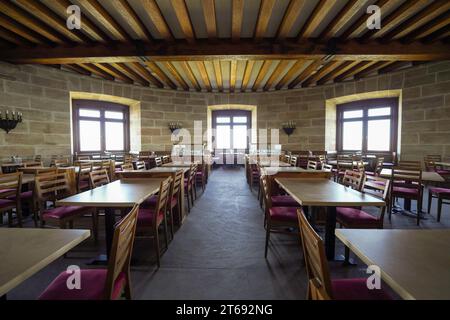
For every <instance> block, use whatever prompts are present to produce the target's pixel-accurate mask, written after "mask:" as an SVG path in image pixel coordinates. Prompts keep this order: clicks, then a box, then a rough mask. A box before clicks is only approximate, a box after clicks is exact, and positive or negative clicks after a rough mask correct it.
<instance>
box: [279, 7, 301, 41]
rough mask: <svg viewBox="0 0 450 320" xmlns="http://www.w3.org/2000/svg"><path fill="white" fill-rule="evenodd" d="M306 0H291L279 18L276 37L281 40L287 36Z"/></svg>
mask: <svg viewBox="0 0 450 320" xmlns="http://www.w3.org/2000/svg"><path fill="white" fill-rule="evenodd" d="M305 2H306V0H291V1H290V2H289V5H288V7H287V8H286V11H285V13H284V17H283V20H281V23H280V27H279V28H278V31H277V38H278V39H280V40H282V39H285V38H287V37H288V35H289V32H290V31H291V30H292V27H293V26H294V23H295V21H297V18H298V16H299V14H300V12H301V11H302V9H303V6H304V5H305Z"/></svg>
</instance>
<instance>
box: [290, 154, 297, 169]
mask: <svg viewBox="0 0 450 320" xmlns="http://www.w3.org/2000/svg"><path fill="white" fill-rule="evenodd" d="M289 163H290V164H291V166H293V167H296V166H297V164H298V162H297V157H294V156H291V160H290V161H289Z"/></svg>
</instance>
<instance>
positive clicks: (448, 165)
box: [435, 162, 450, 167]
mask: <svg viewBox="0 0 450 320" xmlns="http://www.w3.org/2000/svg"><path fill="white" fill-rule="evenodd" d="M435 164H437V165H438V166H443V167H450V162H435Z"/></svg>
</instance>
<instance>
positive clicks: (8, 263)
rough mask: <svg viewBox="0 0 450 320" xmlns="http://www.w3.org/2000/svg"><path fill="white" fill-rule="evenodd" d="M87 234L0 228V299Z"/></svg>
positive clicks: (55, 230)
mask: <svg viewBox="0 0 450 320" xmlns="http://www.w3.org/2000/svg"><path fill="white" fill-rule="evenodd" d="M89 235H90V231H89V230H60V229H25V228H23V229H22V228H17V229H10V228H8V229H6V228H2V229H0V243H1V244H2V245H1V246H0V260H1V261H2V263H0V297H1V296H3V295H4V294H6V293H7V292H8V291H10V290H11V289H13V288H15V287H16V286H18V285H19V284H20V283H22V282H23V281H25V280H26V279H28V278H29V277H30V276H32V275H33V274H35V273H37V272H38V271H40V270H41V269H42V268H44V267H45V266H47V265H49V264H50V263H51V262H53V261H54V260H56V259H57V258H59V257H61V256H62V255H63V254H65V253H66V252H68V251H69V250H70V249H72V248H73V247H75V246H76V245H78V244H79V243H80V242H82V241H83V240H85V239H86V238H88V237H89Z"/></svg>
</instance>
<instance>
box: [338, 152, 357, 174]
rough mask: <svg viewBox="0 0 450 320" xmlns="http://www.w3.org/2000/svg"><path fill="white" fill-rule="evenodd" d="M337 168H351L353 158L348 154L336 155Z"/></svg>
mask: <svg viewBox="0 0 450 320" xmlns="http://www.w3.org/2000/svg"><path fill="white" fill-rule="evenodd" d="M337 169H338V171H345V170H348V169H353V160H352V158H351V157H350V156H348V155H338V156H337Z"/></svg>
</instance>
